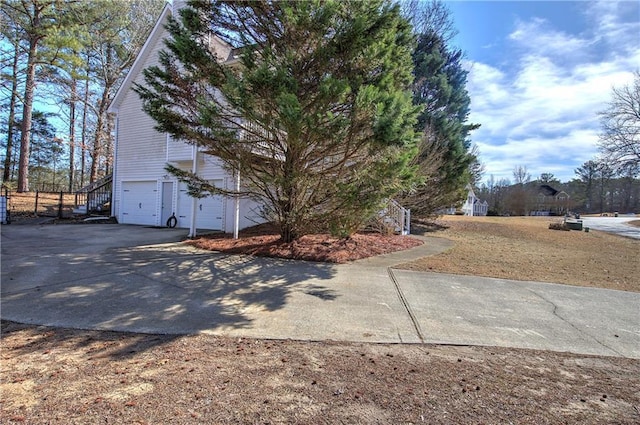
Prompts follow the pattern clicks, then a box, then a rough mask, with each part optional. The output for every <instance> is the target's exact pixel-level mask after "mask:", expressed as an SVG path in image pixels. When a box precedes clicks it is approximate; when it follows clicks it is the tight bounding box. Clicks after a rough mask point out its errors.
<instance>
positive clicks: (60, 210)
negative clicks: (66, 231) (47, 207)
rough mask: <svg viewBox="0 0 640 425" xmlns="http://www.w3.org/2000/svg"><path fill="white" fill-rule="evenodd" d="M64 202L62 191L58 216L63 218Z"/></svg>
mask: <svg viewBox="0 0 640 425" xmlns="http://www.w3.org/2000/svg"><path fill="white" fill-rule="evenodd" d="M63 202H64V192H62V191H60V203H59V204H58V218H62V203H63Z"/></svg>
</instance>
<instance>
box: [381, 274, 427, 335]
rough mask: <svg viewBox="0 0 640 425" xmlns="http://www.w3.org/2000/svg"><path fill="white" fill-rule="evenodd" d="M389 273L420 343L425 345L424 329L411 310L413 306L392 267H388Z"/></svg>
mask: <svg viewBox="0 0 640 425" xmlns="http://www.w3.org/2000/svg"><path fill="white" fill-rule="evenodd" d="M387 273H389V278H390V279H391V282H393V285H394V286H395V288H396V293H397V294H398V298H400V302H401V303H402V305H403V306H404V309H405V310H406V311H407V314H408V315H409V319H410V320H411V323H412V324H413V328H414V329H415V330H416V333H417V334H418V338H419V339H420V342H421V343H423V344H424V341H425V339H424V335H423V333H422V329H421V328H420V324H419V323H418V319H417V318H416V316H415V315H414V314H413V311H412V310H411V306H410V305H409V302H408V301H407V298H406V297H405V296H404V293H403V292H402V289H401V288H400V284H399V283H398V280H397V279H396V276H395V275H394V274H393V270H392V269H391V267H387Z"/></svg>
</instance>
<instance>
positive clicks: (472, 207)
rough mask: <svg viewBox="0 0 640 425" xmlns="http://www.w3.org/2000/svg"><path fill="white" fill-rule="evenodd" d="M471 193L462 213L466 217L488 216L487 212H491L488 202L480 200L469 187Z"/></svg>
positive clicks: (468, 194)
mask: <svg viewBox="0 0 640 425" xmlns="http://www.w3.org/2000/svg"><path fill="white" fill-rule="evenodd" d="M467 188H468V189H469V192H468V193H467V199H466V200H465V201H464V204H463V205H462V208H461V209H462V211H463V212H464V215H469V216H485V215H487V211H488V210H489V204H488V203H487V201H482V200H480V198H478V197H477V196H476V194H475V192H474V191H473V189H472V188H471V186H468V187H467Z"/></svg>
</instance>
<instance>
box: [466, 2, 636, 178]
mask: <svg viewBox="0 0 640 425" xmlns="http://www.w3.org/2000/svg"><path fill="white" fill-rule="evenodd" d="M604 3H606V4H602V3H595V4H589V5H591V7H592V9H589V10H588V11H587V14H588V16H590V17H591V21H590V22H591V23H592V27H590V28H586V29H585V31H583V32H581V33H580V34H568V33H566V32H563V31H561V30H558V29H555V28H552V27H551V26H550V25H549V23H548V22H547V21H545V20H543V19H539V18H532V19H531V20H529V21H517V22H516V23H515V30H514V31H513V32H511V34H509V36H508V40H509V43H512V44H513V46H512V47H514V50H513V55H512V57H511V58H510V59H509V60H508V61H507V62H505V63H501V64H500V68H498V67H497V66H492V65H489V64H487V63H481V62H468V63H467V66H468V69H469V70H470V72H469V76H468V84H467V89H468V91H469V94H470V96H471V114H470V117H469V120H470V122H477V123H480V124H482V127H481V128H480V129H479V130H476V131H475V132H474V133H473V134H472V139H473V141H474V142H475V143H476V144H478V147H479V148H480V152H481V160H482V161H483V162H484V163H485V165H486V169H487V176H488V175H490V174H494V176H495V177H496V178H497V179H499V178H511V171H512V170H513V168H514V167H515V166H516V165H527V166H528V168H529V171H530V172H531V173H532V175H533V176H534V177H535V176H537V175H539V174H540V173H543V172H552V173H554V174H555V175H556V177H559V178H561V179H562V180H563V181H566V180H569V179H571V178H573V177H574V169H575V168H576V167H578V166H580V165H581V164H582V163H584V162H585V161H587V160H589V159H592V158H593V157H594V156H595V154H596V151H597V148H596V143H597V140H598V132H599V121H598V115H597V112H598V111H600V110H602V109H604V107H605V106H606V103H607V102H608V100H609V98H610V93H611V88H612V86H614V85H616V86H619V85H622V84H626V83H629V82H630V81H631V80H632V72H633V71H634V70H635V69H637V67H638V66H639V65H640V48H639V47H638V46H640V43H639V42H638V41H639V40H638V38H640V36H639V35H638V34H640V22H638V19H637V18H636V20H635V21H628V19H627V18H626V15H624V13H625V12H628V11H626V6H624V7H621V6H619V5H618V6H616V7H613V6H612V4H611V2H604ZM613 5H614V6H615V3H613ZM625 19H627V21H625ZM634 38H635V39H636V41H635V42H631V40H633V39H634ZM615 40H617V42H616V41H615Z"/></svg>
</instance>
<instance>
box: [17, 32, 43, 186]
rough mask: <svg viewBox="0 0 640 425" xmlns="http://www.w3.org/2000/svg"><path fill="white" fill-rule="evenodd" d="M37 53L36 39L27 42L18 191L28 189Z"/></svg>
mask: <svg viewBox="0 0 640 425" xmlns="http://www.w3.org/2000/svg"><path fill="white" fill-rule="evenodd" d="M37 54H38V40H37V39H32V40H30V42H29V56H28V59H27V80H26V82H25V88H24V106H23V110H22V125H21V128H20V129H21V131H22V134H21V135H20V161H19V164H18V192H28V191H29V143H30V140H31V116H32V110H33V95H34V92H35V88H36V55H37Z"/></svg>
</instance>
